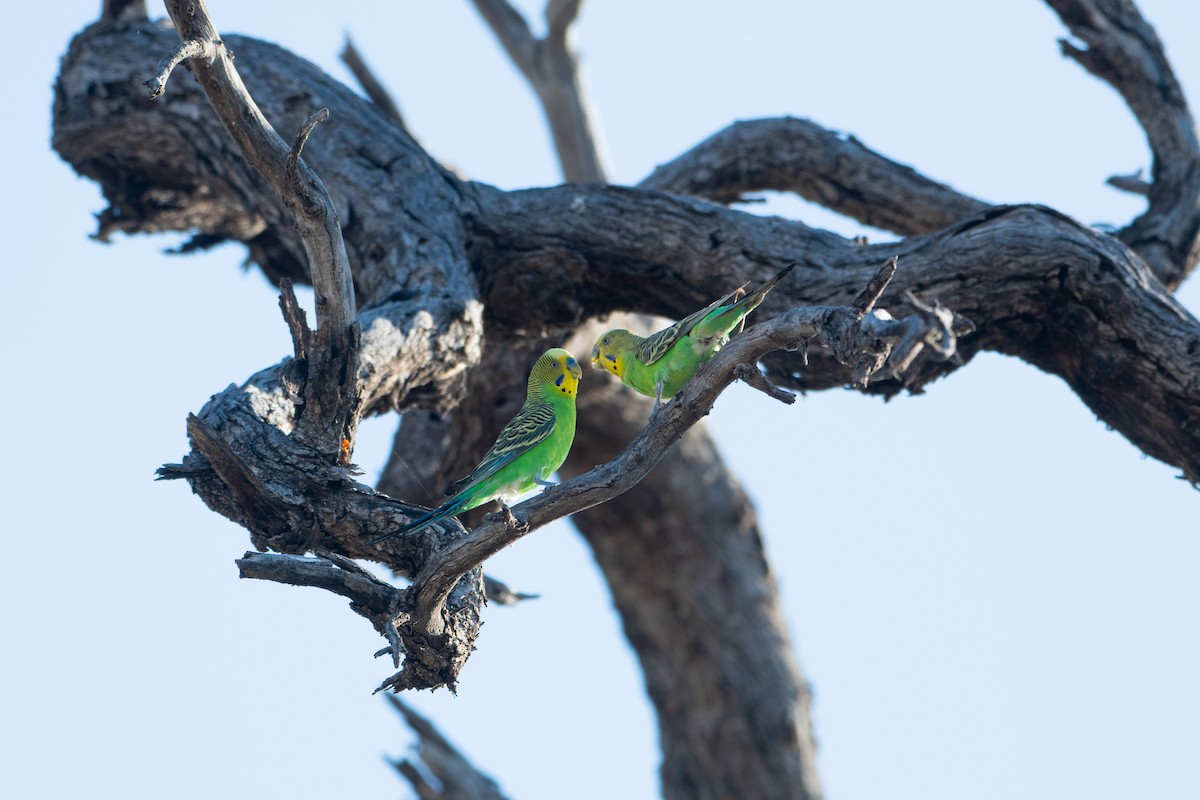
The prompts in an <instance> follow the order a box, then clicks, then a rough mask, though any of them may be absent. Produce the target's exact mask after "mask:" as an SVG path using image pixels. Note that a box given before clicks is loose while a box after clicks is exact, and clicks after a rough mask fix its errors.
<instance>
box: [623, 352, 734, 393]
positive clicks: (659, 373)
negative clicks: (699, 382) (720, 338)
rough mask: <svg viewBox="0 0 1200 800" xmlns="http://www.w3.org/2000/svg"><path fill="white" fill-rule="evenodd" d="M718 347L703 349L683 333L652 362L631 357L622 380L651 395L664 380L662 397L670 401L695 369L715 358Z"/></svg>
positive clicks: (627, 384) (689, 378) (633, 387)
mask: <svg viewBox="0 0 1200 800" xmlns="http://www.w3.org/2000/svg"><path fill="white" fill-rule="evenodd" d="M715 352H716V349H713V350H711V351H707V350H701V349H698V348H697V347H696V342H695V341H693V339H692V337H691V336H684V337H682V338H681V339H680V340H679V341H677V342H675V344H673V345H671V348H670V349H669V350H667V352H666V353H664V354H663V356H662V358H660V359H658V360H657V361H655V362H654V363H653V364H643V363H642V362H641V361H639V360H638V359H636V358H631V359H629V363H627V364H626V365H625V374H624V375H622V376H621V380H622V381H624V382H625V385H626V386H629V387H630V388H632V389H634V390H636V391H638V392H640V393H642V394H644V395H648V396H649V397H654V396H655V387H656V386H657V384H658V382H659V381H660V380H661V381H662V387H663V390H662V397H663V400H667V399H669V398H671V397H673V396H674V395H675V393H676V392H678V391H679V390H680V389H682V388H683V385H684V384H685V383H687V382H688V381H689V380H691V377H692V376H693V375H695V374H696V370H697V369H699V368H700V365H701V364H703V363H704V362H705V361H708V360H709V359H710V358H712V357H713V354H714V353H715Z"/></svg>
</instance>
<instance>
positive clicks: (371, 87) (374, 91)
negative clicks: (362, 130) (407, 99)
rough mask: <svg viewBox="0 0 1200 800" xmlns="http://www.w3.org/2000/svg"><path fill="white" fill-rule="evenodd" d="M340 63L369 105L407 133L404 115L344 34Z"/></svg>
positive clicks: (347, 35) (348, 36) (348, 37)
mask: <svg viewBox="0 0 1200 800" xmlns="http://www.w3.org/2000/svg"><path fill="white" fill-rule="evenodd" d="M340 57H341V59H342V63H343V64H345V65H346V68H347V69H349V70H350V73H351V74H352V75H354V79H355V80H357V81H358V85H359V86H361V87H362V90H363V92H365V93H366V95H367V99H368V100H370V101H371V104H372V105H374V106H375V107H376V108H378V109H379V110H380V112H382V113H383V115H384V116H385V117H387V118H388V119H390V120H391V121H392V122H394V123H396V125H397V126H399V127H400V129H401V130H403V131H404V132H405V133H409V130H408V126H407V125H405V124H404V115H402V114H401V113H400V107H399V106H398V105H396V101H395V100H393V99H392V95H391V94H390V93H389V92H388V90H387V89H385V88H384V87H383V83H382V82H381V81H380V80H379V79H378V78H377V77H375V73H374V72H372V71H371V68H370V67H369V66H367V62H366V61H365V60H363V57H362V55H361V54H360V53H359V52H358V48H357V47H355V46H354V42H353V41H352V40H351V39H350V35H349V34H346V44H345V45H344V46H343V47H342V52H341V54H340ZM410 135H411V134H410Z"/></svg>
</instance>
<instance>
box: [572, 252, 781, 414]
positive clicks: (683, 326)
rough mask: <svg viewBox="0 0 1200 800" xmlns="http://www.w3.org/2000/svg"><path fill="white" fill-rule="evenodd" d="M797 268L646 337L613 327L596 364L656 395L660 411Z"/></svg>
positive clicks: (595, 351)
mask: <svg viewBox="0 0 1200 800" xmlns="http://www.w3.org/2000/svg"><path fill="white" fill-rule="evenodd" d="M795 266H796V265H795V264H788V265H787V266H786V267H784V268H783V269H781V270H780V271H779V272H777V273H776V274H775V276H774V277H773V278H771V279H770V280H769V281H767V282H766V283H764V284H763V285H762V286H760V287H758V288H757V289H755V290H754V291H753V292H751V293H750V294H748V295H746V296H745V297H742V293H743V292H744V291H745V288H746V287H745V286H742V287H741V288H738V289H735V290H734V291H732V292H730V293H729V294H727V295H725V296H724V297H722V298H721V299H719V300H716V301H714V302H713V303H711V304H709V305H708V306H706V307H705V308H702V309H700V310H699V311H697V312H696V313H694V314H690V315H688V316H687V317H685V318H683V319H681V320H679V322H676V323H675V324H674V325H672V326H671V327H669V328H665V329H663V330H661V331H659V332H658V333H656V334H654V335H652V336H647V337H645V338H643V337H641V336H638V335H637V334H635V333H632V332H630V331H627V330H624V329H621V328H618V329H616V330H611V331H608V332H607V333H605V334H604V335H602V336H601V337H600V338H599V339H597V340H596V344H595V346H594V347H593V348H592V363H593V364H595V365H596V366H597V367H600V368H601V369H606V370H608V371H609V372H611V373H612V374H613V375H616V376H617V377H618V378H620V379H621V382H622V383H624V384H625V385H626V386H628V387H629V388H631V389H633V390H634V391H636V392H640V393H641V394H644V395H646V396H647V397H653V398H654V400H655V404H654V407H655V409H656V410H657V408H658V406H659V405H660V404H661V403H662V402H663V401H664V400H669V399H670V398H671V397H673V396H674V395H675V393H676V392H678V391H679V390H680V389H682V388H683V385H684V384H685V383H687V382H688V381H689V380H690V379H691V377H692V376H693V375H695V374H696V370H697V369H699V368H700V365H701V364H703V363H705V362H706V361H708V360H710V359H711V358H712V357H713V356H714V355H716V354H717V351H718V350H720V349H721V348H722V347H724V346H725V344H726V343H727V342H728V341H729V337H730V335H731V334H733V333H735V332H740V331H741V330H742V328H743V327H744V326H745V324H746V315H747V314H749V313H750V312H751V311H753V310H754V309H755V308H757V307H758V304H759V303H761V302H762V301H763V298H764V297H766V295H767V292H769V291H771V289H772V288H774V286H775V284H777V283H779V281H780V280H781V279H782V278H783V276H785V275H787V274H788V273H789V272H791V271H792V268H793V267H795ZM738 298H741V299H738ZM735 328H736V329H737V330H736V331H735V330H734V329H735Z"/></svg>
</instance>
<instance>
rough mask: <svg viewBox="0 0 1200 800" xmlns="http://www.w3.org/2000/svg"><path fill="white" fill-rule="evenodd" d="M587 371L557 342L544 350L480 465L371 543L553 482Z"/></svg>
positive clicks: (568, 441) (572, 431) (571, 432)
mask: <svg viewBox="0 0 1200 800" xmlns="http://www.w3.org/2000/svg"><path fill="white" fill-rule="evenodd" d="M582 375H583V372H582V370H580V368H579V364H578V362H576V361H575V359H574V358H573V357H572V356H571V354H570V353H568V352H567V351H566V350H563V349H561V348H557V347H556V348H554V349H551V350H547V351H546V352H545V353H543V354H542V355H541V357H539V358H538V360H537V361H535V362H534V364H533V369H531V370H530V371H529V388H528V391H527V392H526V395H525V402H524V404H522V406H521V410H520V411H518V412H517V415H516V416H515V417H513V418H512V419H511V420H510V421H509V423H508V424H507V425H505V426H504V430H502V431H500V436H499V438H497V439H496V443H495V444H494V445H492V449H491V450H489V451H488V454H487V455H486V456H484V457H483V461H480V462H479V466H477V467H475V469H474V470H473V471H472V472H471V474H470V475H468V476H467V477H465V478H463V479H462V480H459V481H456V482H455V483H453V484H452V485H451V486H450V488H449V489H447V490H446V491H447V493H450V492H453V493H454V496H453V497H451V498H450V499H449V500H447V501H446V502H445V503H443V504H442V505H440V506H438V507H437V508H435V509H433V510H432V511H430V512H429V513H427V514H423V515H421V516H420V517H417V518H416V519H415V520H413V521H412V522H410V523H408V524H407V525H405V526H403V527H401V528H397V529H396V530H394V531H392V532H391V533H388V534H385V535H384V536H380V537H379V538H378V539H373V540H372V541H371V544H377V543H378V542H382V541H383V540H384V539H390V538H391V537H393V536H399V535H401V534H404V533H408V532H410V531H415V530H419V529H421V528H424V527H425V526H427V525H432V524H434V523H435V522H439V521H441V520H443V519H446V518H447V517H453V516H455V515H457V514H461V513H462V512H464V511H470V510H471V509H472V508H475V507H476V506H481V505H483V504H484V503H486V502H488V501H489V500H495V499H497V498H499V499H501V500H512V499H513V498H515V497H519V496H520V495H522V494H524V493H525V492H528V491H529V490H531V489H533V488H534V487H535V486H549V485H550V484H549V483H548V482H547V479H548V478H549V477H550V476H551V475H552V474H554V472H555V471H556V470H558V468H559V467H560V466H562V463H563V461H565V460H566V458H567V453H568V452H569V451H570V449H571V442H572V441H574V439H575V393H576V392H577V391H578V389H579V379H580V378H581V377H582Z"/></svg>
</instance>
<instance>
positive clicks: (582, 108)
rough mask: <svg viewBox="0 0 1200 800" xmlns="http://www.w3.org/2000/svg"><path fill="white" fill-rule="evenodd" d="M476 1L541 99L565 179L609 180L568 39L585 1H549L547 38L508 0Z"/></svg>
mask: <svg viewBox="0 0 1200 800" xmlns="http://www.w3.org/2000/svg"><path fill="white" fill-rule="evenodd" d="M473 2H474V3H475V7H476V8H477V9H478V10H479V13H480V15H481V16H482V17H483V18H484V20H486V21H487V23H488V25H489V26H490V27H491V29H492V32H493V33H495V34H496V38H497V39H499V40H500V43H501V44H502V45H503V46H504V50H505V52H506V53H508V56H509V58H511V59H512V61H513V63H514V64H516V65H517V68H518V69H520V70H521V72H522V74H524V75H525V77H526V79H528V81H529V83H530V85H531V86H532V87H533V90H534V93H535V94H536V95H537V97H538V100H539V101H540V102H541V104H542V108H543V110H544V111H545V116H546V121H547V122H548V123H549V125H550V134H551V136H552V137H553V139H554V148H555V150H556V151H557V153H558V163H559V164H560V165H561V166H562V170H563V178H564V179H565V180H566V181H567V182H568V183H583V182H595V181H603V180H605V175H606V174H607V172H608V170H607V169H606V167H605V165H604V160H605V159H604V154H603V146H602V145H601V143H600V134H599V129H598V128H597V126H595V125H594V124H593V123H592V118H593V116H594V112H593V111H592V110H591V104H590V103H589V101H588V98H587V92H586V91H585V90H584V86H583V82H582V79H581V78H580V74H579V62H578V59H577V58H576V55H575V52H574V50H573V49H572V48H571V45H570V41H569V35H570V30H571V23H573V22H574V21H575V19H576V17H577V16H578V14H579V10H580V7H581V6H582V0H550V2H549V3H548V4H547V6H546V22H547V24H548V28H549V30H548V32H547V34H546V37H545V38H543V39H538V38H537V37H535V36H534V35H533V31H531V30H530V28H529V23H528V22H526V21H525V18H524V17H523V16H521V13H520V12H519V11H517V10H516V9H515V8H513V6H512V5H510V4H509V3H508V0H473Z"/></svg>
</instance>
